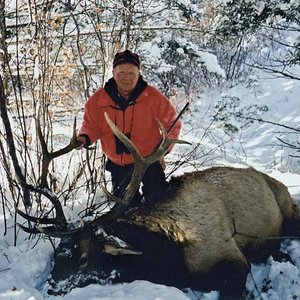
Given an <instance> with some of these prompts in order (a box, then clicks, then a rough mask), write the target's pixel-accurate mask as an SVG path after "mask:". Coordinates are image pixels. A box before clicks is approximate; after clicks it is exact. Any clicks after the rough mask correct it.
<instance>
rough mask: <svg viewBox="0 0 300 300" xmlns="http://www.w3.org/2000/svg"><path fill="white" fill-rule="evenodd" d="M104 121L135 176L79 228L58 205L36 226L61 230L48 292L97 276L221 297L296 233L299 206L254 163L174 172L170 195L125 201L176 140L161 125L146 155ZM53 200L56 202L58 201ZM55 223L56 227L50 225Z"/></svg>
mask: <svg viewBox="0 0 300 300" xmlns="http://www.w3.org/2000/svg"><path fill="white" fill-rule="evenodd" d="M107 121H108V123H109V124H110V126H111V128H112V130H113V131H114V133H115V134H116V135H117V136H118V138H120V140H122V142H123V143H124V144H125V145H126V147H127V148H128V149H130V151H131V153H132V155H133V156H134V157H135V160H136V165H135V168H134V172H133V176H132V181H131V183H130V184H129V186H128V188H127V191H126V193H125V195H124V198H123V199H116V198H114V197H113V196H112V195H110V194H109V193H108V192H107V193H108V195H109V196H110V197H111V198H112V199H113V200H114V201H115V202H116V204H115V206H114V207H113V208H112V210H111V211H109V212H108V213H106V214H105V215H102V216H101V217H99V218H98V219H95V220H94V221H92V222H91V223H88V224H87V225H86V226H84V227H83V228H80V229H78V230H73V231H70V230H68V229H67V228H68V227H67V225H66V224H65V223H64V224H63V225H62V224H61V222H62V221H65V218H63V216H62V215H61V214H62V210H58V209H57V210H56V211H57V213H59V214H60V215H59V216H57V218H58V217H59V220H61V222H57V221H56V223H55V222H54V221H55V220H54V221H53V220H51V222H52V223H53V224H54V227H50V229H49V227H43V228H41V227H37V230H38V231H40V232H43V233H46V234H49V235H53V236H55V234H56V235H58V236H60V237H62V239H61V242H60V244H59V246H58V247H57V249H56V250H55V255H54V268H53V270H52V272H51V275H50V278H49V281H48V288H47V289H48V292H49V293H52V294H60V293H66V292H68V291H69V290H70V289H71V288H73V287H76V286H84V285H87V284H90V283H95V282H98V283H102V284H105V283H119V282H131V281H134V280H138V279H140V280H148V281H152V282H154V283H161V284H166V285H171V286H176V287H179V288H184V287H191V288H193V289H196V290H202V291H203V290H220V296H221V298H223V299H240V297H241V295H242V293H243V291H244V288H245V282H246V277H247V274H248V272H249V270H250V263H251V262H253V261H261V260H264V259H266V258H267V257H268V256H269V255H270V254H271V253H272V250H273V249H276V246H277V245H278V243H279V239H278V237H280V236H283V235H286V234H288V235H297V236H299V233H300V210H299V208H298V207H297V205H296V204H295V202H294V201H293V199H292V198H291V196H290V194H289V193H288V190H287V188H286V187H285V186H284V185H283V184H282V183H280V182H279V181H277V180H275V179H273V178H271V177H269V176H267V175H266V174H263V173H261V172H258V171H256V170H254V169H252V168H249V169H246V168H241V169H238V168H231V167H214V168H210V169H206V170H204V171H197V172H193V173H189V174H185V175H182V176H179V177H177V178H173V179H172V180H171V184H172V187H173V190H174V195H173V196H171V197H170V198H169V199H167V200H164V201H162V202H157V203H155V204H153V205H152V206H150V208H148V209H144V208H142V207H140V208H138V209H136V210H132V209H130V201H131V199H132V197H133V195H134V194H135V192H136V190H137V189H138V186H139V183H140V181H141V178H142V176H143V174H144V173H143V172H144V171H145V170H146V168H147V166H148V165H149V164H151V163H152V162H153V161H155V160H158V159H160V157H161V155H163V154H164V153H165V151H167V150H168V149H169V147H170V145H171V144H172V143H174V142H178V141H171V140H169V139H168V137H167V134H166V132H165V131H164V129H163V128H161V130H162V132H163V134H164V138H163V141H162V143H161V145H160V146H159V147H158V149H157V151H155V153H154V154H153V155H152V156H151V157H149V158H146V159H142V158H141V157H140V156H139V153H138V151H137V149H136V148H135V147H134V145H132V144H131V142H130V141H129V140H128V139H127V138H126V137H125V136H122V134H121V133H120V132H119V131H118V129H117V128H116V127H115V126H114V124H113V123H112V122H111V121H110V120H109V119H108V120H107ZM53 203H55V204H56V205H57V207H58V202H57V201H55V202H54V201H53ZM18 212H19V213H20V214H21V215H23V216H24V217H26V216H25V214H24V213H21V212H20V211H18ZM27 218H28V219H29V220H30V221H39V223H40V224H41V223H44V224H49V223H51V222H49V221H48V222H47V220H35V219H34V218H32V217H29V216H27ZM55 227H56V228H59V230H60V231H61V232H60V233H61V234H58V233H59V232H57V230H56V233H55V232H54V231H55ZM53 228H54V229H53ZM53 230H54V231H53ZM63 231H64V232H63ZM54 233H55V234H54ZM61 283H63V284H61Z"/></svg>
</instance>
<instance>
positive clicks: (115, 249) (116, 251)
mask: <svg viewBox="0 0 300 300" xmlns="http://www.w3.org/2000/svg"><path fill="white" fill-rule="evenodd" d="M102 251H103V252H104V253H106V254H110V255H142V254H143V252H141V251H135V250H132V249H128V248H122V247H120V246H117V245H113V244H105V245H104V248H103V250H102Z"/></svg>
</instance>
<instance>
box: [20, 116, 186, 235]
mask: <svg viewBox="0 0 300 300" xmlns="http://www.w3.org/2000/svg"><path fill="white" fill-rule="evenodd" d="M105 119H106V121H107V123H108V125H109V126H110V128H111V130H112V131H113V133H114V134H115V135H116V136H117V137H118V138H119V139H120V141H121V142H122V143H123V144H124V145H125V146H126V147H127V148H128V150H129V151H130V153H131V154H132V156H133V158H134V161H135V162H134V168H133V174H132V178H131V181H130V183H129V185H128V187H127V189H126V191H125V194H124V196H123V198H122V199H119V198H117V197H115V196H113V195H112V194H111V193H110V192H108V191H107V190H106V189H105V188H104V187H102V188H103V190H104V192H105V193H106V194H107V195H108V196H109V197H110V198H111V199H112V200H113V201H114V202H116V204H115V205H114V207H113V208H112V209H111V210H110V211H109V212H107V213H105V214H103V215H101V216H100V217H98V218H96V219H95V220H93V221H90V222H87V223H85V224H84V226H82V227H79V228H74V229H69V228H67V226H65V228H64V229H61V230H57V229H58V228H57V227H56V225H57V224H58V223H57V219H56V218H54V219H52V220H51V222H48V221H46V219H36V218H31V220H32V221H34V222H36V223H39V224H54V227H56V228H54V227H40V226H36V227H35V229H36V230H37V231H38V232H40V233H44V234H46V235H49V236H53V237H64V236H67V235H71V234H74V233H77V232H79V231H84V230H85V229H94V228H97V227H98V226H100V225H101V224H103V223H107V222H110V221H112V220H114V219H116V218H117V217H119V216H120V215H121V214H122V213H124V212H125V211H126V209H127V208H128V206H129V205H130V203H131V201H132V199H133V197H134V195H135V193H136V192H137V190H138V189H139V185H140V183H141V181H142V179H143V176H144V174H145V172H146V170H147V168H148V167H149V166H150V165H151V164H153V163H154V162H156V161H158V160H160V159H161V158H162V157H163V156H164V154H165V153H166V152H167V151H168V149H169V148H170V147H171V146H172V145H173V144H175V143H178V144H190V143H188V142H186V141H182V140H178V139H170V138H169V137H168V133H167V131H166V129H165V128H164V127H163V125H162V124H161V123H160V122H159V120H157V122H158V126H159V128H160V130H161V132H162V135H163V138H162V141H161V143H160V144H159V145H158V147H157V148H156V149H155V150H154V151H153V153H152V154H151V155H150V156H148V157H146V158H143V157H142V156H141V154H140V152H139V150H138V149H137V148H136V146H135V145H134V144H133V143H132V142H131V141H130V140H129V139H128V138H127V137H126V136H125V135H124V134H123V133H122V132H121V131H120V130H119V128H118V127H117V126H116V125H115V124H114V123H113V121H112V120H111V119H110V118H109V116H108V115H107V114H106V113H105ZM56 205H58V203H56ZM58 211H59V212H60V216H61V215H62V214H63V212H62V210H61V209H59V210H58ZM21 215H22V216H24V217H25V218H26V214H24V213H23V214H22V213H21ZM27 219H28V220H30V219H29V218H27ZM65 224H66V223H65ZM21 228H23V226H22V225H21ZM23 229H24V228H23Z"/></svg>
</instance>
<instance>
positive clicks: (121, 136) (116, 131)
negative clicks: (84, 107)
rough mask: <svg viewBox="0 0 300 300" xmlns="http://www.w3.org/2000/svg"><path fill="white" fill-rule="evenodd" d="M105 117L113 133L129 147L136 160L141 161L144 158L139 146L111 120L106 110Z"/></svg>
mask: <svg viewBox="0 0 300 300" xmlns="http://www.w3.org/2000/svg"><path fill="white" fill-rule="evenodd" d="M104 117H105V120H106V122H107V123H108V125H109V127H110V128H111V130H112V131H113V133H114V134H115V135H116V136H117V137H118V139H119V140H120V141H121V142H122V143H123V144H124V145H125V146H126V147H127V148H128V150H129V151H130V153H131V154H132V156H133V158H134V161H135V162H141V161H142V160H143V158H142V156H141V154H140V152H139V150H138V149H137V147H136V146H135V145H134V144H133V143H132V142H131V141H130V140H129V138H128V137H127V136H126V135H125V134H123V132H121V130H120V129H119V128H118V127H117V126H116V125H115V123H114V122H113V121H112V120H111V118H110V117H109V116H108V114H107V113H106V112H105V113H104Z"/></svg>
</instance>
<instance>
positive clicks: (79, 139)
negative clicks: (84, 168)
mask: <svg viewBox="0 0 300 300" xmlns="http://www.w3.org/2000/svg"><path fill="white" fill-rule="evenodd" d="M76 140H77V142H78V143H80V145H79V146H77V147H76V148H75V149H76V150H80V149H82V148H83V146H84V145H85V144H86V137H85V136H84V135H78V136H77V137H76Z"/></svg>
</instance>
